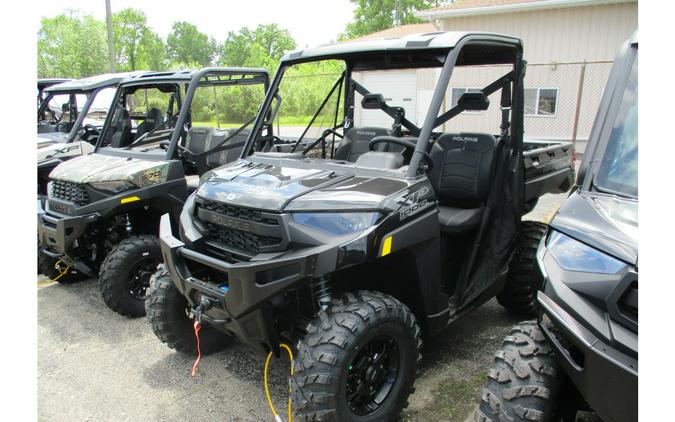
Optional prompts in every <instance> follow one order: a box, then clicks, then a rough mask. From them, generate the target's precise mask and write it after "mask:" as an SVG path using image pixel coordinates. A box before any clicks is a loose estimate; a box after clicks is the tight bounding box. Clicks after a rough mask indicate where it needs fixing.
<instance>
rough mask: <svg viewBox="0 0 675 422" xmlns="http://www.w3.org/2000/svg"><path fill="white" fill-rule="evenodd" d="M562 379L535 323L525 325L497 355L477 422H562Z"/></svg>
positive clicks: (514, 328) (517, 328) (515, 328)
mask: <svg viewBox="0 0 675 422" xmlns="http://www.w3.org/2000/svg"><path fill="white" fill-rule="evenodd" d="M561 387H562V379H561V377H560V375H559V372H558V366H557V364H556V361H555V358H554V356H553V350H552V349H551V347H550V346H549V345H548V343H547V342H546V338H545V337H544V334H543V333H542V332H541V330H540V328H539V326H538V325H537V323H536V322H534V321H527V322H521V323H520V324H518V325H516V326H515V327H513V328H511V332H510V333H509V335H508V336H506V338H504V342H503V345H502V349H501V350H500V351H498V352H497V354H496V355H495V364H494V366H493V367H492V368H491V369H490V372H489V373H488V379H487V383H486V385H485V388H483V392H482V394H481V402H480V406H479V408H478V410H476V414H475V420H476V421H480V422H483V421H495V422H496V421H502V420H505V421H554V420H561V415H560V411H559V410H560V409H559V406H558V404H559V402H560V393H561Z"/></svg>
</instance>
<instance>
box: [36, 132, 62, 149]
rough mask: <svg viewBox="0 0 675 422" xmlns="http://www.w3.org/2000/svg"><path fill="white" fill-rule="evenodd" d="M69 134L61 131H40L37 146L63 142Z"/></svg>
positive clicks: (42, 146)
mask: <svg viewBox="0 0 675 422" xmlns="http://www.w3.org/2000/svg"><path fill="white" fill-rule="evenodd" d="M68 136H69V134H67V133H63V132H50V133H40V134H39V135H38V137H37V147H38V148H44V147H46V146H49V145H53V144H56V143H59V144H64V143H66V142H68Z"/></svg>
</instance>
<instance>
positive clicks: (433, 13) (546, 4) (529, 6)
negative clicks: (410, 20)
mask: <svg viewBox="0 0 675 422" xmlns="http://www.w3.org/2000/svg"><path fill="white" fill-rule="evenodd" d="M635 2H637V0H544V1H536V2H532V3H517V4H504V5H499V6H487V7H472V8H467V9H454V10H453V9H451V10H430V11H424V10H422V11H419V12H415V16H416V17H418V18H420V19H429V20H430V19H434V18H460V17H465V16H477V15H494V14H500V13H514V12H529V11H534V10H545V9H562V8H567V7H581V6H602V5H606V4H619V3H635Z"/></svg>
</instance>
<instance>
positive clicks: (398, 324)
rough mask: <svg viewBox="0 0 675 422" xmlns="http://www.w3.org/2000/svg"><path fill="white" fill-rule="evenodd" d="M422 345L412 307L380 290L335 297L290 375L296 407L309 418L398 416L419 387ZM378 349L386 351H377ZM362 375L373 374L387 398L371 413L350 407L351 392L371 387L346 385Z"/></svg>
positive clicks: (384, 418) (313, 326)
mask: <svg viewBox="0 0 675 422" xmlns="http://www.w3.org/2000/svg"><path fill="white" fill-rule="evenodd" d="M421 347H422V340H421V339H420V328H419V326H418V325H417V321H416V320H415V316H414V315H413V313H412V312H411V311H410V309H408V307H407V306H405V305H404V304H402V303H401V302H399V301H398V300H396V299H395V298H393V297H391V296H388V295H386V294H382V293H379V292H374V291H357V292H354V293H346V294H344V295H343V296H341V297H340V298H337V299H334V300H333V301H332V303H331V307H330V308H329V309H328V310H327V311H325V312H321V313H320V314H319V316H317V317H316V318H315V319H314V320H313V321H312V322H311V323H310V324H309V325H308V326H307V334H306V335H305V336H304V337H303V338H302V339H301V340H299V341H298V344H297V349H298V356H297V357H296V360H295V366H294V371H295V374H294V375H293V377H292V379H291V391H292V392H291V397H292V399H293V409H294V411H295V412H296V414H297V416H298V417H299V419H300V420H305V421H341V422H343V421H375V420H377V421H390V420H395V419H396V417H397V416H398V415H399V413H400V412H401V410H402V409H403V408H404V407H405V406H406V405H407V398H408V396H409V395H410V394H411V393H412V392H413V391H414V389H413V383H414V381H415V375H416V371H417V364H418V362H419V360H420V359H421V354H420V353H421ZM374 350H378V351H380V350H381V351H382V352H381V353H379V352H376V353H375V354H373V351H374ZM369 353H370V354H369ZM367 356H370V357H373V356H375V357H379V359H377V358H376V359H372V360H369V358H368V357H367ZM369 362H370V363H369ZM369 365H370V366H369ZM395 365H397V370H396V373H395V377H394V375H393V373H392V371H393V369H392V368H393V367H394V366H395ZM377 368H384V369H377ZM350 371H351V372H350ZM369 371H370V372H369ZM362 373H365V374H370V375H369V376H370V377H371V378H369V379H368V382H369V384H368V385H371V384H370V382H374V383H375V384H374V385H375V387H373V388H374V390H373V391H374V392H375V394H383V392H384V391H386V396H385V398H384V400H383V401H382V402H381V403H380V405H379V407H377V409H376V410H374V411H372V413H370V414H361V415H358V414H357V413H355V412H356V411H355V410H353V409H352V408H350V403H351V404H352V405H356V404H357V402H356V401H355V400H351V401H350V400H348V398H347V395H348V394H349V395H353V394H355V391H356V390H358V391H363V393H365V394H368V390H367V389H364V390H360V389H354V388H351V389H350V390H349V393H348V390H347V389H348V388H349V386H351V387H353V386H354V385H361V384H358V378H359V374H362ZM383 374H385V375H383ZM392 379H393V382H391V380H392ZM355 380H356V382H355ZM375 380H380V381H375ZM381 380H384V381H381ZM364 385H366V384H364ZM377 386H381V388H380V387H377ZM368 388H369V387H368ZM357 395H358V394H357ZM368 403H374V401H373V402H370V401H369V402H368ZM357 407H360V406H357Z"/></svg>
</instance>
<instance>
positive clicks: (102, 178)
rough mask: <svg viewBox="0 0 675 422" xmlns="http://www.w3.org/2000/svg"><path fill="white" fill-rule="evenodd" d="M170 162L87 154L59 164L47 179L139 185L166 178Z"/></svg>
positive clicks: (161, 180)
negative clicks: (119, 181) (121, 181)
mask: <svg viewBox="0 0 675 422" xmlns="http://www.w3.org/2000/svg"><path fill="white" fill-rule="evenodd" d="M170 164H171V163H170V162H169V161H150V160H139V159H136V158H131V159H129V158H126V157H113V156H110V155H103V154H89V155H86V156H83V157H77V158H74V159H72V160H69V161H66V162H65V163H61V164H59V165H58V166H57V167H56V168H55V169H54V170H53V171H52V172H51V173H50V175H49V178H50V179H56V180H64V181H67V182H73V183H92V182H107V181H118V180H125V181H127V182H129V183H131V184H133V185H134V186H136V187H139V188H142V187H146V186H151V185H154V184H157V183H161V182H164V181H166V179H167V175H168V172H169V166H170Z"/></svg>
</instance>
